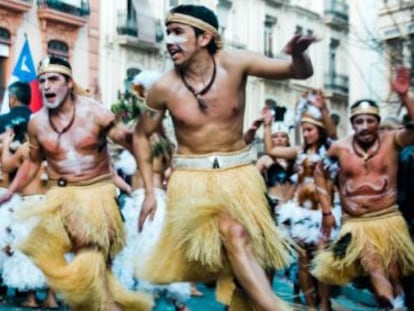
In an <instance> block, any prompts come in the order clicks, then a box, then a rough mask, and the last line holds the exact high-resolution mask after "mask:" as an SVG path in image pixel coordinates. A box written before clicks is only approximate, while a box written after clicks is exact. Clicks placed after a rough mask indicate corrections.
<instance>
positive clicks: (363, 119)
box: [352, 114, 379, 144]
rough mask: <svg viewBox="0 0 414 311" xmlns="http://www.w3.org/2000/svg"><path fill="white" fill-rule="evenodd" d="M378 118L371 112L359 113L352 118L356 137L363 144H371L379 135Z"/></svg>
mask: <svg viewBox="0 0 414 311" xmlns="http://www.w3.org/2000/svg"><path fill="white" fill-rule="evenodd" d="M378 126H379V122H378V118H377V117H376V116H374V115H371V114H361V115H357V116H355V117H354V118H353V120H352V128H353V129H354V132H355V139H356V140H357V141H358V142H359V143H361V144H371V143H373V142H374V141H375V139H376V138H377V136H378Z"/></svg>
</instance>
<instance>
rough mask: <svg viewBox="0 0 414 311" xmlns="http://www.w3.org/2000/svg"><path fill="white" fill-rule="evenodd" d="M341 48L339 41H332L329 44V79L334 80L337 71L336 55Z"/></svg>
mask: <svg viewBox="0 0 414 311" xmlns="http://www.w3.org/2000/svg"><path fill="white" fill-rule="evenodd" d="M338 46H339V40H337V39H331V42H330V44H329V77H330V78H331V79H334V76H335V71H336V54H337V49H338Z"/></svg>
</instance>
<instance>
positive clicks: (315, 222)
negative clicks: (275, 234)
mask: <svg viewBox="0 0 414 311" xmlns="http://www.w3.org/2000/svg"><path fill="white" fill-rule="evenodd" d="M296 120H297V122H300V124H301V129H302V135H303V140H304V144H303V145H302V146H300V147H278V146H276V147H273V146H272V143H271V141H270V139H269V136H267V139H265V152H266V153H267V154H269V155H270V156H272V157H276V158H285V159H289V160H295V161H296V164H295V165H296V170H297V178H296V179H297V180H296V187H295V190H294V196H293V199H292V200H290V201H288V202H287V203H284V204H281V205H279V207H278V208H277V215H276V220H277V223H278V224H279V226H280V227H282V228H283V229H284V230H285V232H286V233H287V234H288V235H290V236H291V237H292V238H293V239H295V241H296V242H297V243H298V244H299V246H300V247H301V248H302V250H301V251H299V252H298V257H299V284H300V287H301V290H302V291H303V293H304V295H305V299H306V304H307V305H308V306H310V307H313V308H316V307H317V305H318V302H320V310H330V301H329V288H328V287H327V286H326V285H324V284H320V283H319V284H318V282H317V281H316V280H315V279H314V278H312V276H311V274H310V272H309V264H310V261H311V259H312V257H313V254H314V252H315V251H316V250H317V249H318V248H319V247H321V246H322V243H321V235H320V226H321V221H322V213H321V211H320V207H319V203H318V201H319V200H318V197H317V191H316V186H315V184H314V180H313V171H314V169H315V167H316V165H317V164H318V163H319V162H320V161H322V160H323V157H324V155H325V153H326V150H327V147H328V146H329V143H330V139H332V138H335V137H336V130H335V126H334V124H333V122H332V120H331V118H330V116H329V111H328V108H327V106H326V104H325V101H324V98H323V95H322V93H321V92H320V91H312V92H306V93H305V94H304V95H303V96H302V98H301V99H300V101H299V103H298V107H297V115H296ZM270 121H271V116H270V114H269V113H267V114H266V115H265V123H269V122H270ZM332 193H333V192H332ZM332 199H333V196H332ZM336 215H337V218H336V219H337V224H339V215H340V208H338V209H337V214H336Z"/></svg>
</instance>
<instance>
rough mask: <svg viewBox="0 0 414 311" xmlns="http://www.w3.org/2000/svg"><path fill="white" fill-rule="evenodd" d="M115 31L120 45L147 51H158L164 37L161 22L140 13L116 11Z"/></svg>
mask: <svg viewBox="0 0 414 311" xmlns="http://www.w3.org/2000/svg"><path fill="white" fill-rule="evenodd" d="M116 31H117V34H118V38H117V41H118V43H119V44H120V45H124V46H128V47H133V48H138V49H143V50H147V51H158V50H159V43H160V42H161V41H162V40H163V38H164V34H163V31H162V26H161V22H160V21H159V20H157V19H156V18H154V17H152V16H148V15H144V14H141V13H138V14H127V12H126V11H120V12H118V19H117V27H116Z"/></svg>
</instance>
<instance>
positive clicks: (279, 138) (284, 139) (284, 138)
mask: <svg viewBox="0 0 414 311" xmlns="http://www.w3.org/2000/svg"><path fill="white" fill-rule="evenodd" d="M272 143H273V146H279V147H287V146H289V136H288V135H287V134H286V133H284V132H276V133H273V134H272Z"/></svg>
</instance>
